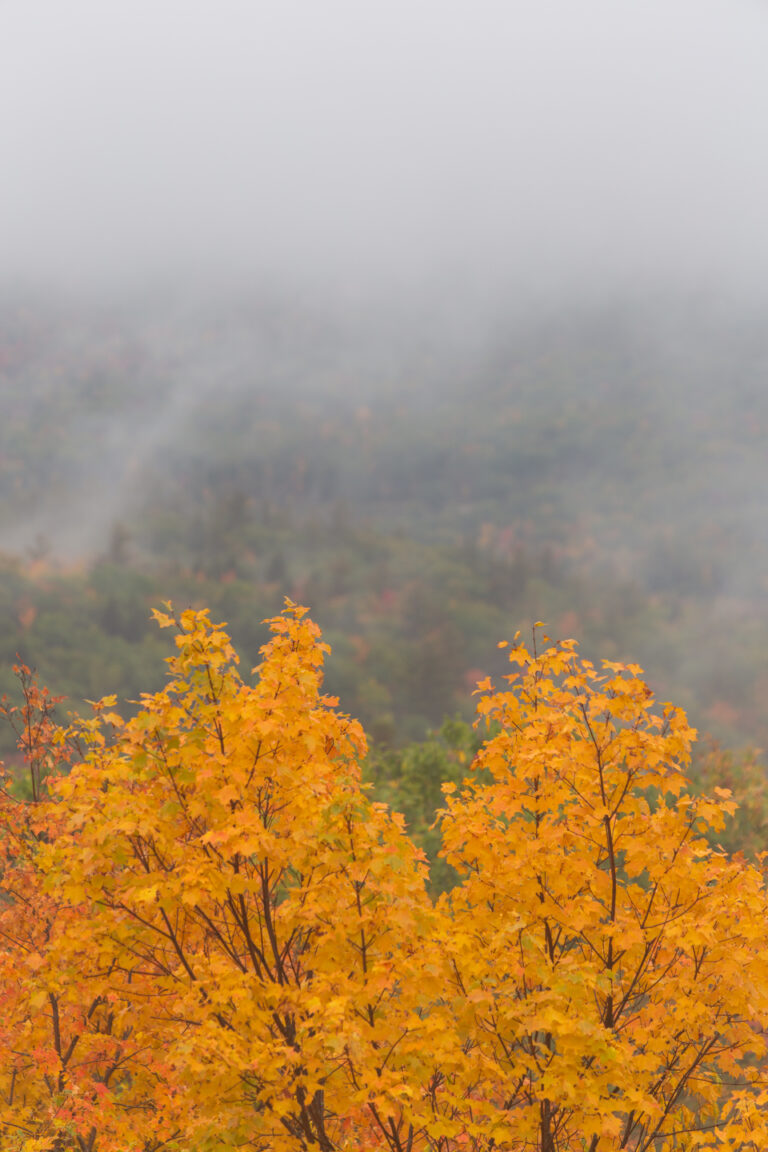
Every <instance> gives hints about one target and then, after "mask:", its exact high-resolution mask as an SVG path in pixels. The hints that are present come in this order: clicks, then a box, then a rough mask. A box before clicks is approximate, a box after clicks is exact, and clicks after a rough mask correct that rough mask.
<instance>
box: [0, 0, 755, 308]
mask: <svg viewBox="0 0 768 1152" xmlns="http://www.w3.org/2000/svg"><path fill="white" fill-rule="evenodd" d="M0 30H1V31H2V36H0V148H1V149H2V155H3V157H4V165H3V167H4V177H3V188H2V192H0V198H1V203H2V211H1V212H0V252H1V253H2V260H1V261H0V264H1V265H2V272H1V273H0V284H1V285H2V287H3V289H4V290H5V291H9V290H10V291H17V290H18V291H21V290H31V289H34V290H41V289H42V290H51V291H54V292H57V291H58V292H60V293H64V294H67V293H69V294H81V295H82V294H84V295H85V296H86V297H88V296H90V297H91V298H94V297H95V298H100V297H103V296H104V295H105V294H106V295H110V294H114V295H121V294H128V295H131V294H134V295H136V294H139V295H140V294H141V292H142V291H146V292H148V293H151V292H152V291H157V292H163V291H166V290H169V289H170V288H172V287H173V286H176V287H178V286H180V285H182V286H185V287H187V288H189V286H196V287H197V288H198V290H200V291H205V292H206V294H208V295H211V296H215V295H216V294H217V292H220V293H221V294H226V292H233V291H234V292H236V291H237V290H238V286H240V287H242V289H243V290H244V291H253V290H254V289H257V290H262V289H266V290H267V291H272V290H275V291H277V292H283V293H285V294H286V295H289V296H291V295H293V296H302V297H306V298H307V299H309V300H310V301H313V300H314V301H318V302H320V303H322V304H324V305H326V306H328V305H333V306H341V307H342V309H352V310H354V309H355V308H362V309H363V310H365V309H366V308H367V307H369V306H370V307H372V308H374V309H376V308H383V307H386V306H388V305H391V306H393V307H397V306H398V303H399V304H400V305H403V304H404V302H405V306H406V307H407V306H410V307H414V306H418V304H419V302H423V301H432V300H435V301H436V300H439V299H441V298H445V299H446V300H447V301H449V306H453V305H451V304H450V302H451V301H458V302H460V303H459V304H458V305H456V306H457V307H459V308H460V310H465V311H466V310H470V311H471V310H475V311H476V312H477V313H478V315H480V316H484V315H486V314H488V313H490V312H493V311H494V310H497V309H498V308H499V301H503V302H507V303H508V302H515V303H516V304H517V305H519V306H525V307H536V306H537V305H538V303H541V304H542V306H544V305H547V306H550V305H553V304H554V305H562V306H564V307H567V305H568V302H569V301H572V300H578V301H579V302H581V301H583V300H584V299H587V298H593V299H597V300H601V299H606V298H608V299H609V298H611V296H613V295H614V294H619V295H621V294H626V293H628V292H630V293H632V292H640V293H652V294H653V293H658V292H661V293H664V292H667V291H672V292H676V291H681V292H697V291H704V292H706V293H707V294H709V295H710V296H712V297H713V298H715V299H718V300H727V299H729V298H736V299H740V298H742V297H746V298H747V299H749V298H752V297H756V298H758V299H760V300H762V299H763V297H764V296H765V284H766V272H768V220H767V219H766V213H765V210H764V205H765V203H766V202H768V143H766V137H765V132H764V129H763V125H762V117H761V115H760V113H761V110H762V109H763V108H764V107H765V106H766V103H767V102H768V70H766V69H765V59H766V58H768V7H766V6H765V5H764V4H760V3H756V2H750V0H729V3H727V4H726V3H725V2H715V0H709V2H706V0H697V2H696V3H693V2H692V0H663V2H662V0H654V2H651V3H645V4H642V5H636V4H617V3H616V0H585V2H584V3H581V4H579V5H573V4H570V3H567V2H566V0H536V2H535V3H526V2H523V0H503V2H502V0H488V2H487V3H484V4H483V5H476V4H470V3H468V2H457V0H453V2H448V3H446V2H445V0H443V2H441V3H437V0H423V2H422V3H420V4H418V5H413V4H406V3H404V2H403V0H394V2H390V3H388V4H386V5H383V4H381V5H378V4H376V5H359V4H355V3H353V2H352V0H328V2H326V3H325V4H323V5H313V4H311V3H308V2H295V0H294V2H291V0H288V2H286V3H283V4H281V5H271V4H267V3H259V2H256V3H253V2H245V0H227V2H226V3H224V4H221V3H216V4H214V3H212V2H209V0H197V2H196V3H194V4H185V3H182V2H181V0H162V2H161V3H157V2H153V3H151V4H150V3H149V2H148V0H134V2H132V3H130V4H128V3H115V4H110V5H104V4H102V3H98V2H97V0H70V2H69V3H68V4H66V5H60V4H57V3H54V2H52V0H48V2H46V0H40V2H36V3H32V4H29V3H23V4H22V3H18V2H14V0H10V2H8V3H6V4H4V5H3V9H2V13H0ZM507 303H505V304H504V305H503V306H504V307H506V306H507Z"/></svg>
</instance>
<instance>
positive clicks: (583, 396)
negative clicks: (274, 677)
mask: <svg viewBox="0 0 768 1152" xmlns="http://www.w3.org/2000/svg"><path fill="white" fill-rule="evenodd" d="M766 59H768V6H766V5H765V4H764V3H758V2H755V0H728V2H727V3H726V2H725V0H722V2H721V0H696V2H694V0H645V2H643V3H633V2H631V0H628V2H624V3H621V2H617V0H583V2H582V3H579V4H573V3H572V2H571V0H535V2H533V0H531V2H523V0H484V2H483V3H482V4H471V3H469V2H468V0H466V2H465V0H461V2H460V0H444V2H441V3H438V2H437V0H420V2H419V3H417V4H411V3H405V0H392V2H389V3H387V4H366V5H362V4H359V3H353V2H352V0H326V2H325V3H323V4H316V3H310V2H309V0H306V2H298V0H284V2H283V3H281V4H271V3H266V2H262V0H224V2H219V3H215V4H214V3H213V2H209V0H195V3H185V2H183V0H161V2H159V3H158V2H153V3H151V4H150V3H149V2H148V0H134V2H131V3H127V2H126V3H123V2H122V0H119V2H114V3H110V4H104V3H101V2H98V0H69V2H68V3H67V4H66V5H62V4H60V3H57V2H55V0H35V2H33V3H23V4H22V3H21V2H17V0H7V2H6V3H5V4H3V5H2V10H1V11H0V156H2V169H3V176H2V181H0V399H1V400H2V403H3V409H2V413H1V414H0V565H2V564H5V565H6V567H5V568H4V571H3V575H2V579H1V580H0V614H1V613H5V615H4V616H3V620H5V621H6V625H7V627H6V633H7V635H8V636H9V637H11V636H13V635H15V632H14V630H16V631H18V632H19V636H20V639H19V641H18V643H19V644H27V645H29V648H30V651H31V652H32V656H30V657H29V658H30V660H32V657H33V656H34V654H35V651H37V652H38V653H39V658H40V659H47V658H48V656H49V654H50V653H56V652H57V651H58V652H60V653H61V667H68V666H69V663H70V661H69V656H70V654H71V649H72V648H73V646H74V645H76V644H77V643H79V640H75V639H74V637H75V636H77V635H79V633H77V632H76V631H75V625H74V624H73V623H71V620H70V617H67V618H66V620H65V621H64V622H63V623H62V620H61V619H60V617H59V616H58V615H57V613H64V608H63V607H62V605H66V604H67V603H69V602H70V601H68V599H67V597H70V598H71V597H72V596H75V592H74V591H73V588H74V587H75V584H76V579H80V580H81V585H77V587H79V588H80V591H81V592H82V595H83V596H84V597H85V599H84V601H83V603H84V605H85V607H83V608H82V621H83V624H82V629H85V627H86V623H85V622H86V621H89V620H91V613H96V614H97V615H98V612H101V613H102V617H99V618H100V619H101V618H103V619H104V620H106V621H107V622H108V624H105V625H104V627H105V628H107V629H108V628H110V627H114V628H118V625H116V624H115V620H116V619H119V620H122V621H123V623H122V624H120V625H119V628H118V632H119V629H120V628H122V632H120V633H119V637H118V639H119V640H120V642H121V643H122V642H123V641H125V642H126V643H131V644H133V643H136V642H138V641H137V637H138V638H140V639H141V642H142V643H143V642H144V638H145V633H144V631H143V629H145V628H146V626H147V624H146V621H147V617H148V615H149V609H148V606H149V605H150V604H151V603H157V601H158V599H159V598H162V597H163V596H165V595H170V594H171V593H170V591H169V590H168V589H169V588H170V586H171V585H172V584H173V582H174V581H176V582H177V584H176V585H174V586H178V587H179V588H181V589H182V590H183V595H184V596H186V597H187V600H193V599H195V598H198V597H199V598H204V599H206V600H207V601H208V602H211V603H218V602H219V600H223V602H224V603H225V604H226V605H227V606H226V609H222V611H224V610H225V611H226V613H227V616H228V618H229V617H234V619H235V620H236V621H239V622H240V624H239V626H240V627H242V628H243V629H244V631H245V632H246V633H248V628H249V627H250V626H249V625H248V623H247V621H248V620H250V618H251V617H252V616H253V617H255V618H256V619H261V618H262V617H263V615H264V614H266V613H267V612H268V611H273V610H277V609H278V608H279V603H280V600H279V597H280V596H282V595H283V594H288V595H291V596H295V597H300V598H302V602H307V603H310V604H311V605H312V607H313V611H314V610H315V609H317V611H318V613H319V618H320V622H321V624H322V625H323V627H326V622H327V621H330V626H331V628H333V627H337V628H338V632H339V635H340V636H343V635H346V634H347V633H348V632H349V630H350V629H353V628H354V629H357V633H356V635H357V636H358V639H359V638H360V637H364V638H366V639H365V643H366V644H368V643H370V644H372V645H373V646H374V649H373V650H375V644H376V640H375V636H374V638H373V639H371V635H373V633H375V631H376V629H377V628H379V627H382V628H383V627H384V625H383V624H381V619H383V618H386V619H387V620H389V623H388V624H387V628H389V629H390V631H389V632H387V633H386V636H387V639H386V641H382V645H383V647H382V649H381V651H380V655H379V657H377V658H376V660H374V658H373V657H372V658H371V667H372V670H371V671H370V676H369V679H368V680H366V675H368V673H367V672H366V674H365V675H363V673H361V672H360V669H359V667H358V665H357V664H356V663H355V660H356V659H357V657H356V656H353V654H352V655H350V652H351V651H352V649H351V648H350V643H351V642H350V641H344V640H342V641H341V644H342V652H343V651H344V647H343V645H344V643H347V648H348V652H347V665H348V667H347V672H346V673H344V674H342V673H338V674H337V677H338V680H339V691H340V694H342V693H341V689H344V690H345V691H346V692H348V693H350V694H351V696H350V701H351V702H350V704H349V707H350V710H352V709H353V708H355V707H359V708H360V710H361V712H360V714H361V716H362V718H363V720H364V721H365V722H366V723H368V722H370V723H372V724H373V725H374V729H375V728H376V725H377V724H378V725H379V726H380V727H381V729H382V730H389V729H387V725H390V729H391V728H392V724H394V721H392V717H395V718H396V719H397V724H400V723H401V721H402V723H403V724H405V728H403V731H408V732H410V733H411V734H418V733H419V732H420V731H423V727H424V725H426V723H427V720H429V721H430V722H435V721H439V719H440V715H441V711H440V710H441V709H449V708H450V707H451V706H452V704H451V702H452V701H453V703H456V702H457V701H459V703H462V702H465V699H464V697H462V696H461V689H460V687H457V685H461V684H464V685H465V686H466V684H467V683H469V681H470V680H471V676H470V673H471V672H472V671H473V669H474V666H475V664H478V665H479V664H480V663H481V662H482V660H483V659H484V657H483V655H482V653H483V652H485V651H486V650H491V649H492V646H493V643H494V642H495V641H497V640H498V639H499V638H500V635H503V634H504V632H503V630H504V629H507V630H508V632H509V634H513V633H514V631H515V630H516V629H517V628H518V627H520V626H521V625H523V624H524V623H525V621H526V620H528V621H530V620H533V619H546V620H550V619H554V621H555V623H556V624H558V626H560V624H562V628H563V629H564V630H565V629H567V630H569V633H573V634H579V635H581V634H582V633H583V635H584V637H585V640H586V642H587V643H588V644H589V645H592V647H591V648H590V649H589V650H590V652H591V653H592V654H593V655H595V656H601V655H607V656H612V657H617V658H619V657H621V658H627V659H633V660H634V659H636V658H639V659H642V660H643V661H646V660H647V661H648V667H649V671H650V674H651V676H652V678H655V682H658V683H663V684H667V685H669V691H670V695H673V696H674V698H675V699H681V701H682V702H683V703H684V704H686V705H687V706H691V707H693V708H695V707H697V706H699V705H700V706H701V708H702V710H703V712H704V714H705V722H706V723H707V724H710V722H711V725H712V727H714V728H716V727H717V723H718V719H717V718H718V716H720V717H721V718H722V717H723V716H725V717H726V720H725V721H723V724H724V726H725V727H724V730H725V729H727V730H728V732H729V733H731V734H732V733H733V732H734V731H735V730H736V729H737V728H738V730H739V731H740V732H742V731H743V732H747V733H749V734H751V735H750V738H753V739H755V740H759V741H761V742H763V743H764V742H765V739H768V724H767V723H766V721H765V719H764V715H763V711H764V710H763V707H762V702H761V693H762V692H763V688H762V687H761V685H764V684H765V683H768V679H766V678H768V672H766V670H765V660H764V655H763V653H764V651H765V650H766V647H765V645H766V644H768V631H766V629H768V623H766V620H767V619H768V618H767V617H766V613H765V610H764V609H765V602H766V600H768V544H766V541H768V513H767V512H766V505H765V500H764V495H763V494H764V491H765V485H766V481H768V475H766V467H765V462H764V457H765V452H764V445H765V435H766V433H768V390H767V389H766V388H765V379H766V369H767V368H768V337H767V336H766V334H765V323H764V315H765V308H766V304H768V291H767V290H766V285H768V215H766V213H765V204H766V203H768V140H767V138H766V133H765V129H764V125H763V122H762V121H763V115H762V112H763V109H764V108H766V107H768V70H766V68H765V61H766ZM126 541H128V543H126ZM126 558H127V559H126ZM78 565H79V569H78ZM28 569H29V571H27V570H28ZM62 570H66V571H70V572H73V571H79V573H80V575H79V576H78V577H73V578H72V579H73V581H75V583H73V584H71V585H67V586H64V587H63V590H60V592H54V591H51V588H58V587H59V586H58V585H57V584H55V580H56V579H58V576H57V573H60V572H61V571H62ZM49 580H53V581H54V584H52V585H51V586H50V588H49V586H48V583H47V581H49ZM142 580H143V581H144V582H145V583H144V584H142V583H141V581H142ZM24 581H27V583H26V584H25V583H24ZM89 581H90V583H89ZM131 581H133V583H131ZM185 581H186V583H185ZM94 582H95V583H94ZM116 589H117V591H116ZM142 589H143V590H142ZM227 589H230V592H231V597H230V600H226V596H227V595H229V593H228V592H227ZM232 589H236V590H237V595H236V594H235V591H232ZM120 590H122V591H120ZM78 594H79V593H78ZM57 595H59V596H60V603H58V602H57V603H58V606H55V605H54V606H53V607H52V606H51V604H52V603H53V600H55V597H56V596H57ZM46 596H49V597H51V598H52V600H51V603H49V604H48V609H47V610H48V611H49V615H50V616H51V618H52V619H51V618H49V617H46V615H45V611H46V609H45V607H44V605H45V603H48V602H47V601H45V597H46ZM120 596H123V598H124V600H125V601H126V602H127V603H128V604H129V608H125V605H124V604H123V608H125V611H123V608H120V610H119V611H118V609H116V608H115V603H116V602H117V600H119V597H120ZM237 596H240V599H239V600H238V599H237ZM100 597H101V599H99V598H100ZM232 597H234V599H232ZM249 597H250V599H249ZM377 597H378V598H379V599H377ZM217 598H218V599H217ZM102 601H103V602H102ZM379 601H381V603H380V602H379ZM30 603H31V604H33V605H35V606H36V607H35V612H39V615H37V616H35V613H34V612H31V610H30V609H29V604H30ZM256 603H258V606H257V607H255V606H254V605H255V604H256ZM382 604H383V605H384V607H382ZM393 604H395V605H396V607H395V608H392V605H393ZM435 604H437V607H435ZM94 605H101V607H99V608H98V611H97V607H95V606H94ZM387 606H389V607H387ZM129 609H130V610H129ZM571 611H572V616H573V618H571V617H569V615H568V613H569V612H571ZM387 612H390V613H391V619H390V618H389V617H387V616H386V613H387ZM121 613H122V615H121ZM72 619H74V617H72ZM52 620H53V622H52ZM126 620H127V621H128V622H129V623H126ZM754 620H756V621H758V624H757V625H755V627H756V628H757V632H756V633H755V635H754V636H753V635H752V632H751V628H752V624H751V623H750V622H751V621H754ZM24 621H28V622H29V621H32V622H31V623H26V624H25V623H24ZM137 621H138V623H136V622H137ZM377 621H378V623H377ZM131 622H132V623H131ZM244 622H245V623H244ZM334 622H335V623H334ZM470 622H471V623H470ZM94 627H95V625H94ZM36 629H37V631H36ZM371 629H372V630H373V632H371V633H370V635H369V632H370V630H371ZM398 629H400V631H399V632H398ZM420 629H421V631H420ZM761 629H762V631H761ZM367 630H368V631H367ZM422 633H423V634H422ZM83 634H84V632H83ZM452 636H453V637H454V639H453V640H452V639H451V637H452ZM457 636H458V637H460V640H459V639H456V637H457ZM62 637H63V638H64V639H62ZM398 637H399V639H398ZM734 638H735V639H734ZM111 642H112V641H111V640H110V641H104V644H105V645H107V648H108V644H109V643H111ZM13 643H16V641H12V640H11V639H9V640H8V644H9V645H12V644H13ZM100 643H101V639H99V640H98V642H94V645H93V648H94V651H95V652H98V650H99V644H100ZM398 644H399V645H400V648H398ZM35 645H37V649H35ZM430 645H433V649H430V647H429V646H430ZM451 645H453V647H451ZM57 646H58V647H57ZM107 648H105V651H106V650H107ZM390 649H391V651H390ZM425 650H427V651H433V657H434V659H433V662H432V665H431V666H430V669H429V670H428V671H424V673H423V676H422V678H421V679H418V677H416V673H415V672H414V671H413V669H414V668H417V669H418V668H419V667H421V665H420V664H419V661H420V660H421V659H422V656H421V654H422V652H423V651H425ZM14 651H15V649H14V648H13V647H10V648H9V650H8V652H7V653H6V656H7V658H8V661H11V660H12V659H13V653H14ZM109 651H110V653H112V650H111V649H109ZM257 651H258V642H257V641H255V640H254V641H253V648H252V655H254V657H255V653H257ZM393 653H394V655H393ZM88 659H90V657H88ZM104 659H105V661H106V664H105V667H106V668H107V669H108V671H109V675H112V674H113V673H114V675H117V672H115V669H118V668H120V667H123V665H122V664H121V663H120V662H121V661H125V660H128V659H129V658H128V656H127V655H126V653H125V652H124V651H120V652H117V651H116V652H114V653H112V654H111V655H110V657H109V660H107V658H106V657H104ZM361 659H362V658H361ZM425 659H426V658H425ZM94 660H96V657H95V656H94ZM377 661H378V663H377ZM398 661H399V664H398ZM130 662H132V663H131V667H132V668H133V669H134V671H135V672H136V674H135V677H133V679H131V678H129V687H128V688H125V691H128V690H130V691H133V692H140V691H142V690H143V685H142V684H141V683H140V677H139V675H138V671H136V670H137V669H139V667H140V662H139V657H138V655H136V651H135V650H132V654H131V656H130ZM74 663H75V665H76V666H77V661H75V662H74ZM54 664H55V661H54ZM86 665H87V667H88V668H89V669H91V671H90V672H89V673H88V674H89V675H90V676H91V677H92V680H93V681H94V682H93V683H89V684H86V685H85V686H83V682H82V680H81V681H77V682H74V681H73V683H72V684H71V685H70V686H68V688H67V690H68V691H70V692H71V693H72V694H73V695H77V694H78V693H79V694H81V695H88V694H90V696H94V695H96V694H98V693H101V692H103V691H112V690H115V691H120V690H122V689H121V687H120V683H121V682H119V681H118V682H116V683H114V684H113V683H111V682H110V683H102V679H103V676H102V674H101V671H100V669H101V665H98V661H97V660H96V663H95V664H94V665H93V667H92V668H91V665H90V664H88V662H87V660H86V658H83V660H82V661H81V664H80V665H79V666H81V667H86ZM342 665H343V658H342ZM374 665H375V666H374ZM394 667H400V668H401V676H400V682H401V686H402V691H401V695H400V696H398V691H399V690H398V689H394V688H392V689H391V687H390V686H389V681H387V682H386V684H385V679H386V677H385V673H384V671H382V670H383V669H385V668H386V669H390V672H388V673H387V675H390V673H391V669H392V668H394ZM425 668H426V665H425ZM132 675H133V674H132ZM419 675H421V673H419ZM83 676H85V673H84V672H83ZM345 676H346V680H345ZM409 677H410V679H409ZM414 677H416V678H415V679H414ZM430 677H432V680H433V682H434V684H438V685H442V687H441V688H440V689H439V691H438V689H437V688H434V690H430V691H432V695H431V696H430V695H429V692H428V691H427V689H426V688H425V685H426V684H427V682H428V681H429V680H430ZM451 677H452V679H451ZM761 677H762V679H761ZM1 679H2V676H0V680H1ZM360 685H362V687H360ZM366 685H368V687H366ZM371 685H373V686H372V687H371ZM1 686H2V685H1V684H0V687H1ZM53 686H54V687H55V685H53ZM686 692H687V696H686ZM356 693H357V694H359V697H360V698H359V699H358V697H357V695H355V694H356ZM366 693H367V695H366ZM441 693H442V695H441ZM739 693H741V696H739ZM422 696H423V698H424V700H426V699H428V698H429V700H430V701H431V703H430V704H429V706H427V705H426V704H424V706H423V707H422V704H421V703H419V701H420V700H421V699H422ZM742 698H743V699H744V700H747V701H748V703H747V704H745V705H744V706H743V707H742V704H741V699H742ZM411 699H412V700H413V701H415V703H414V707H413V709H411V704H410V701H411ZM377 701H378V703H377ZM382 701H384V703H381V702H382ZM446 701H448V703H446ZM702 701H703V703H702ZM718 708H719V709H720V710H719V712H718ZM729 709H730V712H729ZM366 710H367V711H366ZM707 710H709V711H707ZM411 711H413V715H411ZM710 713H711V716H710ZM387 717H389V719H387ZM707 717H709V719H707ZM713 717H714V719H713ZM728 717H730V719H728ZM734 717H735V719H734ZM420 724H421V725H422V727H421V729H420V728H419V725H420ZM408 725H410V728H409V727H408ZM728 725H730V728H729V727H728ZM395 726H396V725H395Z"/></svg>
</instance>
